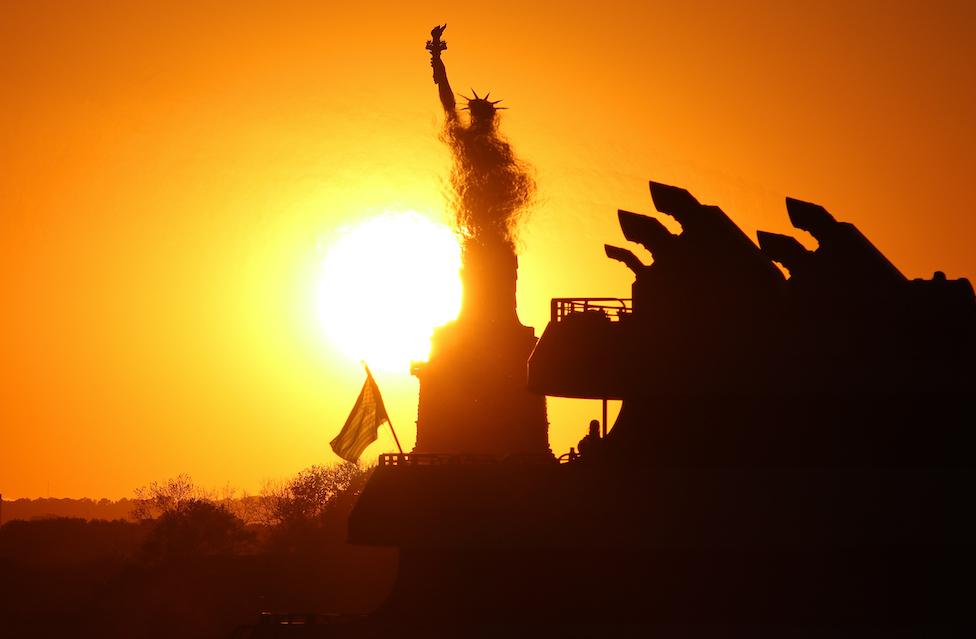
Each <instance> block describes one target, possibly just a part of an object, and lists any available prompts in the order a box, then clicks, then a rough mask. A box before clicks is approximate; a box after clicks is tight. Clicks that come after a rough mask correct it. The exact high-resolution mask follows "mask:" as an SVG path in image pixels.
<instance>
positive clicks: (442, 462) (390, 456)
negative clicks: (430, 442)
mask: <svg viewBox="0 0 976 639" xmlns="http://www.w3.org/2000/svg"><path fill="white" fill-rule="evenodd" d="M554 462H555V460H554V459H553V457H552V455H547V454H536V453H526V454H509V455H485V454H475V453H457V454H453V453H383V454H381V455H380V458H379V460H378V462H377V463H378V465H379V466H462V465H464V466H471V465H485V464H502V463H524V464H539V463H545V464H552V463H554Z"/></svg>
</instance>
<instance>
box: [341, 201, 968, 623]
mask: <svg viewBox="0 0 976 639" xmlns="http://www.w3.org/2000/svg"><path fill="white" fill-rule="evenodd" d="M650 187H651V196H652V199H653V202H654V205H655V207H656V208H657V210H658V211H660V212H661V213H663V214H666V215H669V216H671V217H672V218H674V220H676V221H677V222H678V223H679V224H680V225H681V227H682V232H681V233H680V234H678V235H675V234H672V233H670V232H669V231H667V229H666V228H665V227H664V226H663V225H662V224H661V223H660V222H659V221H658V220H657V219H655V218H654V217H649V216H644V215H640V214H636V213H630V212H627V211H620V212H619V213H618V215H619V220H620V226H621V229H622V231H623V234H624V237H625V238H626V239H627V240H629V241H632V242H636V243H638V244H641V245H643V246H644V247H645V248H647V249H648V250H649V251H650V252H651V253H652V254H653V258H654V261H653V263H652V264H650V265H644V264H643V263H642V262H641V261H640V260H639V259H638V258H637V257H636V256H635V255H634V254H633V253H631V252H630V251H628V250H627V249H624V248H619V247H613V246H607V247H606V252H607V255H608V256H609V257H611V258H612V259H616V260H619V261H621V262H623V263H624V264H625V265H626V266H627V267H628V268H629V269H630V270H631V271H632V272H633V274H634V276H635V280H634V284H633V299H632V300H608V299H606V298H579V299H558V300H553V304H552V318H551V321H550V323H549V325H548V326H547V327H546V330H545V332H544V334H543V335H542V337H541V339H540V340H539V342H538V344H537V345H536V346H535V348H534V350H533V351H532V353H531V358H530V359H529V361H528V373H527V378H526V379H524V380H521V379H519V380H513V379H511V376H512V375H513V374H514V375H516V376H517V375H518V374H517V373H512V372H511V371H512V368H511V367H510V366H509V364H510V362H508V359H510V357H509V355H511V354H512V353H514V352H516V351H517V350H518V348H516V346H515V344H521V343H522V342H523V341H524V340H525V339H526V338H525V337H524V335H525V332H524V331H526V330H528V331H531V329H526V328H525V327H521V324H519V323H518V320H517V317H516V316H515V314H514V313H510V312H507V311H506V312H505V313H497V312H495V311H497V309H487V308H485V309H469V311H470V312H469V317H473V316H477V315H479V313H478V311H479V310H484V311H485V312H484V316H490V317H495V318H507V319H506V320H505V321H504V322H503V321H502V320H500V319H498V320H497V321H494V322H492V323H490V324H488V325H484V324H479V325H477V326H476V327H468V328H465V326H466V324H465V321H463V319H462V320H459V321H458V323H456V324H455V325H454V326H451V327H448V328H446V329H444V331H442V333H441V336H440V337H441V339H440V341H437V340H436V339H435V351H434V353H433V356H432V360H431V364H430V366H431V367H435V366H439V364H438V363H437V362H448V361H449V362H453V364H452V366H456V367H459V369H463V373H464V374H463V375H461V376H460V377H458V378H456V379H461V380H467V381H462V382H456V383H453V384H452V382H451V380H452V379H455V378H454V377H453V376H452V373H451V371H450V370H448V368H449V367H448V368H444V369H439V370H440V372H439V374H438V377H437V381H436V382H434V383H431V384H430V385H429V386H428V385H427V384H428V382H427V378H425V377H423V376H421V397H422V408H421V414H420V419H419V422H418V431H419V432H418V451H415V454H408V455H384V456H383V457H382V458H381V464H380V467H379V468H377V469H376V471H375V473H374V474H373V476H372V478H371V479H370V481H369V483H368V484H367V486H366V488H365V490H364V492H363V493H362V495H361V497H360V499H359V501H358V503H357V505H356V507H355V509H354V511H353V513H352V515H351V518H350V523H349V533H350V540H351V541H352V542H354V543H357V544H369V545H378V546H393V547H397V548H399V549H400V568H399V576H398V580H397V584H396V586H395V587H394V590H393V592H392V594H391V596H390V598H389V599H388V600H387V602H386V604H385V605H384V607H383V608H382V609H381V610H380V611H378V612H377V613H376V614H375V615H374V616H373V619H374V620H375V621H376V622H377V623H383V624H396V625H397V626H401V625H403V624H405V626H404V627H412V628H418V627H424V626H425V625H430V624H432V623H435V622H433V621H432V620H437V621H436V624H438V628H439V629H441V630H443V629H444V628H450V629H455V630H457V631H462V630H466V631H474V630H478V629H488V630H490V629H491V628H501V627H507V628H523V629H526V630H527V629H530V628H546V629H548V631H549V632H551V633H553V634H558V631H559V629H564V630H572V629H574V628H582V629H591V630H593V629H620V630H623V629H634V628H644V627H659V628H674V627H686V626H690V627H693V628H699V629H708V628H717V627H736V628H751V629H757V628H759V629H761V628H767V629H768V628H780V629H782V628H797V627H802V628H813V629H834V630H837V629H839V628H849V629H861V630H864V629H879V630H882V631H888V630H893V629H901V628H908V629H913V630H919V631H936V630H943V629H945V628H947V627H950V626H954V625H956V624H959V623H962V622H964V621H965V619H966V611H967V607H968V605H969V601H968V595H967V589H966V588H964V587H960V586H958V585H957V584H964V583H967V582H968V580H969V577H970V576H971V575H972V574H973V568H974V562H973V546H974V544H976V534H974V533H976V529H974V526H973V524H971V523H970V522H969V521H968V520H969V519H970V518H969V517H968V514H969V513H968V511H969V509H970V506H969V497H970V493H971V486H973V485H974V484H973V481H972V480H973V450H974V448H973V444H974V436H973V425H974V424H976V411H974V395H973V392H972V389H973V388H974V387H976V386H974V382H976V379H974V373H973V366H972V363H973V361H974V358H973V355H974V345H976V337H974V328H976V301H974V294H973V288H972V286H971V285H970V283H969V281H967V280H966V279H958V280H950V279H947V278H946V277H945V275H943V274H942V273H936V274H935V276H934V277H933V278H932V279H929V280H921V279H916V280H908V279H906V278H905V277H904V275H902V274H901V273H900V272H899V270H898V269H897V268H896V267H895V266H894V265H893V264H892V263H891V262H890V261H889V260H888V259H887V258H885V256H884V255H883V254H882V253H881V252H880V251H878V250H877V248H876V247H874V246H873V245H872V244H871V242H870V241H868V240H867V239H866V238H865V237H864V236H863V235H862V234H861V233H860V232H859V231H858V229H857V228H856V227H855V226H854V225H852V224H850V223H846V222H838V221H837V220H835V219H834V217H833V216H832V215H831V214H830V213H828V212H827V211H826V210H825V209H824V208H823V207H820V206H818V205H815V204H810V203H807V202H802V201H799V200H793V199H787V211H788V213H789V216H790V220H791V221H792V223H793V225H794V226H795V227H796V228H798V229H802V230H804V231H808V232H809V233H810V234H811V235H813V237H814V238H815V239H816V241H817V243H818V247H817V249H816V250H814V251H809V250H807V249H806V248H804V247H803V246H802V245H801V244H800V243H799V242H797V241H796V240H795V239H794V238H792V237H788V236H784V235H776V234H772V233H765V232H760V233H759V237H758V240H759V242H758V246H757V245H756V244H755V243H753V242H752V241H751V240H750V239H749V238H748V237H747V236H746V235H745V234H744V233H743V232H742V231H741V230H740V229H739V228H738V227H737V226H736V225H735V223H734V222H732V221H731V219H729V217H728V216H726V215H725V213H724V212H722V210H721V209H719V208H718V207H715V206H708V205H703V204H700V203H699V202H698V201H697V200H696V199H695V198H694V197H693V196H692V195H691V194H690V193H688V192H687V191H686V190H684V189H681V188H677V187H673V186H668V185H664V184H658V183H655V182H652V183H651V185H650ZM775 263H779V264H780V265H781V266H782V267H783V268H784V269H785V270H786V271H788V272H789V277H786V276H784V274H783V272H782V271H781V270H780V269H779V268H777V267H776V265H775ZM466 268H467V266H466ZM495 272H496V273H497V274H502V273H505V274H507V275H505V276H506V277H510V278H512V279H511V281H510V285H511V286H514V269H511V268H510V269H508V270H504V269H501V270H496V271H495ZM500 276H501V275H499V277H500ZM465 284H466V286H470V285H471V282H470V281H466V282H465ZM503 284H504V283H502V284H499V283H497V282H496V283H495V284H494V286H495V288H496V289H497V290H507V289H506V287H505V286H504V285H503ZM465 294H466V295H468V294H469V292H468V291H467V290H466V293H465ZM489 297H490V296H478V297H477V299H479V301H480V303H481V304H486V303H488V302H489ZM499 299H503V300H507V301H505V304H514V302H512V301H511V299H512V298H511V296H503V298H499ZM510 310H513V311H514V307H512V308H511V309H510ZM472 323H476V322H474V320H470V321H469V322H468V324H472ZM445 332H447V333H449V334H450V336H451V338H450V339H447V338H445ZM519 335H521V336H523V337H516V336H519ZM506 345H508V346H506ZM438 349H440V350H438ZM499 362H506V363H505V371H507V373H505V375H508V376H509V378H508V380H509V385H510V386H511V387H513V388H516V391H514V392H513V394H512V401H509V402H506V401H504V399H503V397H501V396H500V395H499V396H497V397H496V396H492V401H491V402H490V403H486V402H484V401H483V400H482V396H480V395H479V394H478V393H472V392H470V391H471V380H472V379H476V378H477V371H478V370H480V369H484V370H485V371H488V372H489V373H490V374H491V375H494V377H490V378H492V379H500V378H499V377H498V375H499V373H498V372H497V371H498V370H499V369H498V366H499ZM523 370H524V369H523ZM502 377H504V375H502ZM516 381H518V383H517V384H516V383H515V382H516ZM495 387H496V388H501V387H502V385H501V384H500V383H497V384H496V386H495ZM520 387H527V388H528V389H530V391H531V392H533V393H536V394H538V395H540V396H541V395H552V396H561V397H582V398H617V399H621V400H623V402H622V409H621V411H620V415H619V417H618V419H617V421H616V423H615V424H614V425H613V428H612V429H611V430H610V431H609V433H608V434H607V435H606V437H604V438H602V439H601V438H599V437H598V436H597V437H595V438H594V437H591V438H590V439H589V440H588V441H587V443H586V445H585V446H583V445H581V449H582V451H581V452H582V455H580V456H574V457H573V458H572V459H566V458H565V457H564V458H562V459H561V461H564V462H566V463H557V461H556V460H555V459H554V458H553V457H552V456H551V455H548V454H545V453H546V452H547V449H546V448H545V446H542V445H540V444H538V443H536V441H535V439H534V438H535V437H537V436H538V435H539V433H540V429H539V426H538V420H537V419H531V420H528V421H526V422H525V428H526V429H527V435H529V437H528V438H527V439H519V438H517V437H514V438H513V437H512V432H513V431H512V416H513V415H524V414H525V413H524V411H525V406H527V404H526V403H525V400H523V399H522V397H523V395H522V393H523V392H524V391H519V390H518V388H520ZM499 392H500V391H499ZM447 397H449V398H450V400H449V401H450V402H451V405H452V406H454V410H458V411H460V412H463V411H461V410H460V409H459V408H457V406H459V405H463V404H465V402H467V404H468V405H467V407H466V409H465V410H470V411H475V412H477V413H479V415H480V416H481V419H480V421H479V422H478V423H479V424H480V426H479V430H478V431H477V434H475V433H474V432H468V431H465V430H464V428H463V427H464V425H463V424H459V425H458V431H457V432H459V433H466V434H464V435H463V436H462V435H457V436H456V437H455V439H454V440H448V439H445V438H439V439H435V438H433V437H428V436H427V435H428V434H427V433H426V432H425V429H426V428H427V427H428V415H427V414H425V413H424V409H423V405H424V402H426V405H427V406H432V405H436V404H437V403H438V402H439V401H441V400H443V399H444V398H447ZM542 410H544V408H543V409H542ZM543 414H544V413H543ZM492 423H497V424H502V425H503V429H502V431H501V432H503V433H504V435H505V437H507V438H508V441H510V442H513V444H512V445H511V446H510V447H509V448H508V449H504V450H503V449H500V447H499V444H498V440H495V439H493V438H492V435H491V432H490V429H489V428H488V427H487V425H489V424H492ZM435 427H436V428H437V432H438V433H439V435H443V434H444V433H445V432H447V431H446V430H445V428H444V424H443V422H441V421H437V422H435ZM475 435H477V436H475ZM478 437H480V438H483V440H482V441H483V442H484V443H483V444H482V445H479V444H478ZM438 441H441V442H449V445H446V446H445V448H444V449H443V450H438V449H437V447H436V445H435V442H438ZM420 442H429V443H430V445H427V444H425V445H424V446H423V447H421V445H420ZM502 448H504V447H502ZM438 453H443V454H438ZM466 453H467V454H466ZM542 634H543V635H545V634H546V633H545V632H542Z"/></svg>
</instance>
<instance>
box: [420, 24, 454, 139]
mask: <svg viewBox="0 0 976 639" xmlns="http://www.w3.org/2000/svg"><path fill="white" fill-rule="evenodd" d="M446 28H447V25H446V24H443V25H439V26H436V27H434V28H433V29H431V30H430V40H428V41H427V50H428V51H430V66H431V68H433V69H434V84H436V85H437V92H438V94H439V95H440V98H441V106H443V107H444V113H445V114H446V115H447V117H448V118H450V119H452V120H455V119H457V117H458V114H457V102H455V100H454V91H452V90H451V83H450V82H448V80H447V68H446V67H445V66H444V61H443V60H441V53H442V52H443V51H445V50H447V43H446V42H444V41H443V40H441V35H442V34H443V33H444V29H446Z"/></svg>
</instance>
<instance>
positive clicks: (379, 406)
mask: <svg viewBox="0 0 976 639" xmlns="http://www.w3.org/2000/svg"><path fill="white" fill-rule="evenodd" d="M389 421H390V417H389V415H387V414H386V407H385V406H383V397H382V396H380V389H379V387H378V386H377V385H376V382H375V381H374V380H373V374H372V373H370V372H369V367H368V366H367V367H366V382H365V383H364V384H363V390H361V391H360V392H359V399H357V400H356V405H355V406H353V407H352V412H351V413H349V417H347V418H346V423H345V425H344V426H343V427H342V430H341V431H339V434H338V435H336V438H335V439H333V440H332V442H331V446H332V450H334V451H335V454H336V455H338V456H339V457H342V458H343V459H345V460H346V461H350V462H353V463H356V461H357V460H358V459H359V456H360V455H362V454H363V451H364V450H366V447H367V446H369V445H370V444H372V443H373V442H375V441H376V431H377V430H379V428H380V425H381V424H382V423H383V422H387V423H389Z"/></svg>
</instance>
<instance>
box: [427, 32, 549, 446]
mask: <svg viewBox="0 0 976 639" xmlns="http://www.w3.org/2000/svg"><path fill="white" fill-rule="evenodd" d="M446 26H447V25H444V26H441V27H435V28H434V29H433V30H432V31H431V40H430V41H428V43H427V49H428V50H429V51H430V53H431V66H432V67H433V71H434V82H435V83H436V84H437V87H438V92H439V95H440V100H441V105H442V106H443V107H444V114H445V123H444V132H443V135H442V138H443V140H444V141H445V142H446V143H447V144H448V146H449V147H450V148H451V151H452V154H453V156H454V170H453V172H452V174H451V184H452V186H453V187H454V195H455V197H454V208H455V211H456V215H457V220H456V221H457V227H458V230H459V231H460V232H461V235H462V237H463V247H462V250H463V253H462V264H463V266H462V272H461V277H462V281H463V290H464V293H463V299H462V304H461V312H460V315H459V316H458V319H457V320H456V321H454V322H451V323H449V324H448V325H446V326H443V327H441V328H439V329H438V330H437V331H436V332H435V334H434V336H433V339H432V347H431V356H430V360H429V361H428V362H425V363H423V364H417V365H415V366H414V367H413V373H414V374H415V375H416V376H417V377H418V378H419V379H420V405H419V408H418V419H417V444H416V447H415V449H414V452H417V453H451V454H459V453H464V454H482V455H495V456H498V455H507V454H512V453H516V454H520V455H527V456H542V457H551V453H550V451H549V443H548V422H547V420H546V404H545V398H544V397H542V396H540V395H534V394H531V393H529V392H528V391H526V388H525V383H526V372H525V362H526V360H527V359H528V357H529V354H530V353H531V352H532V348H533V347H534V346H535V342H536V338H535V331H534V330H533V329H532V328H530V327H527V326H523V325H522V323H521V322H519V319H518V314H517V312H516V302H515V287H516V280H517V278H518V258H517V257H516V255H515V243H514V229H515V222H516V221H517V218H518V216H519V213H520V212H521V210H522V209H523V207H524V206H525V204H526V203H527V202H528V201H529V199H530V198H531V196H532V192H533V190H534V183H533V181H532V178H531V177H530V176H529V174H528V170H527V168H526V167H525V165H524V164H523V163H521V162H520V161H518V160H517V159H516V158H515V155H514V153H513V152H512V149H511V147H510V146H509V144H508V142H506V141H505V140H504V139H503V138H502V137H501V135H500V134H499V132H498V128H497V119H498V113H497V109H498V108H499V107H496V106H495V105H496V104H497V103H498V101H494V102H493V101H489V100H488V97H489V96H488V95H486V96H485V97H484V98H481V97H478V94H477V93H474V92H472V93H474V97H473V98H466V101H467V104H466V106H465V107H463V109H462V110H467V111H468V112H469V114H470V117H469V118H468V119H467V121H466V122H465V121H464V120H463V119H462V117H461V114H459V113H458V108H457V105H456V103H455V99H454V92H453V91H452V90H451V86H450V84H449V82H448V79H447V70H446V69H445V67H444V62H443V60H442V59H441V53H442V52H443V51H444V50H445V49H446V48H447V44H446V43H445V42H443V41H442V40H441V34H442V33H443V32H444V29H445V28H446Z"/></svg>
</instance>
